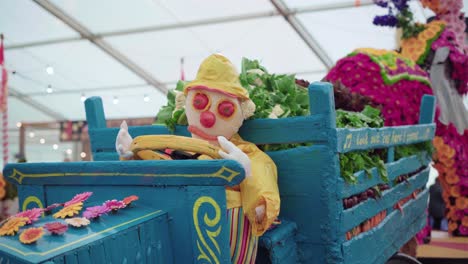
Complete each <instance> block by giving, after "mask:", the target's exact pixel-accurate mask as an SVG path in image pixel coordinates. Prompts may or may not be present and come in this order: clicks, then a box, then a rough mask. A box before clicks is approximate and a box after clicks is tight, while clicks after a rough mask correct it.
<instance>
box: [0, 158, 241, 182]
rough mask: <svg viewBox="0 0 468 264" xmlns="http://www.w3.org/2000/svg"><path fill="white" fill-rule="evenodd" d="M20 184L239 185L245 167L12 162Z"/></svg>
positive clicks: (13, 178)
mask: <svg viewBox="0 0 468 264" xmlns="http://www.w3.org/2000/svg"><path fill="white" fill-rule="evenodd" d="M4 175H5V178H6V179H7V180H9V181H10V182H12V183H15V184H20V185H47V184H52V185H86V184H89V185H222V186H225V185H238V184H239V183H240V182H241V181H242V180H243V179H244V169H243V168H242V166H241V165H240V164H239V163H237V162H236V161H233V160H171V161H161V160H157V161H136V160H135V161H127V162H122V161H100V162H69V163H67V166H64V165H63V163H62V162H58V163H27V164H25V163H17V164H8V165H7V167H5V170H4Z"/></svg>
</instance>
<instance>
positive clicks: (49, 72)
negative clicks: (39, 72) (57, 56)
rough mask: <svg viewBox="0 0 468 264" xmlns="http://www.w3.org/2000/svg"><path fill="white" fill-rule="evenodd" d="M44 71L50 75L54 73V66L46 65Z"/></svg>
mask: <svg viewBox="0 0 468 264" xmlns="http://www.w3.org/2000/svg"><path fill="white" fill-rule="evenodd" d="M46 72H47V74H49V75H52V74H54V68H53V67H52V66H47V67H46Z"/></svg>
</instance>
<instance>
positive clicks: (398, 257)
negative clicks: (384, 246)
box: [386, 253, 422, 264]
mask: <svg viewBox="0 0 468 264" xmlns="http://www.w3.org/2000/svg"><path fill="white" fill-rule="evenodd" d="M386 264H422V263H421V262H419V261H418V260H417V259H415V258H413V257H411V256H408V255H405V254H403V253H396V254H395V255H393V256H392V257H391V258H390V259H389V260H388V261H387V263H386Z"/></svg>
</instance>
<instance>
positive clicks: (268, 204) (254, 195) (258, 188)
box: [240, 147, 280, 236]
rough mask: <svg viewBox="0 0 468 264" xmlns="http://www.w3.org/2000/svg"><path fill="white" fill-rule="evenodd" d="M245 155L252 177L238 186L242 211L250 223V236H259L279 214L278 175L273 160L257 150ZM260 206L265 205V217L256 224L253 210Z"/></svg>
mask: <svg viewBox="0 0 468 264" xmlns="http://www.w3.org/2000/svg"><path fill="white" fill-rule="evenodd" d="M255 148H256V147H255ZM247 155H248V156H249V158H250V160H251V165H252V175H251V176H250V177H249V178H246V179H245V180H244V181H243V182H242V183H241V184H240V189H241V197H242V209H243V210H244V214H245V215H246V216H247V218H248V219H249V221H250V224H251V226H252V234H253V235H255V236H261V235H262V234H263V233H264V232H265V231H266V230H267V229H268V228H269V227H270V225H271V224H272V223H273V221H274V220H275V219H276V217H277V216H278V214H279V210H280V197H279V191H278V183H277V178H278V175H277V170H276V165H275V163H274V162H273V160H271V158H270V157H269V156H268V155H266V154H265V153H263V152H262V151H261V150H259V149H258V148H256V150H255V151H253V152H250V153H247ZM261 204H264V205H265V217H264V218H263V221H262V223H259V224H258V223H257V222H256V221H255V216H256V213H255V208H256V207H257V206H259V205H261Z"/></svg>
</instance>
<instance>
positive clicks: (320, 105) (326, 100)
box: [308, 82, 336, 128]
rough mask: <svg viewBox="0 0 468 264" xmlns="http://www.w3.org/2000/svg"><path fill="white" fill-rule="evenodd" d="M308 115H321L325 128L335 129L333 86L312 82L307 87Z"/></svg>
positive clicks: (326, 83)
mask: <svg viewBox="0 0 468 264" xmlns="http://www.w3.org/2000/svg"><path fill="white" fill-rule="evenodd" d="M308 89H309V109H310V115H311V116H314V115H317V114H323V115H324V116H325V118H324V125H325V127H327V128H335V127H336V114H335V97H334V94H333V86H332V84H331V83H328V82H313V83H311V84H310V85H309V88H308Z"/></svg>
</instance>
